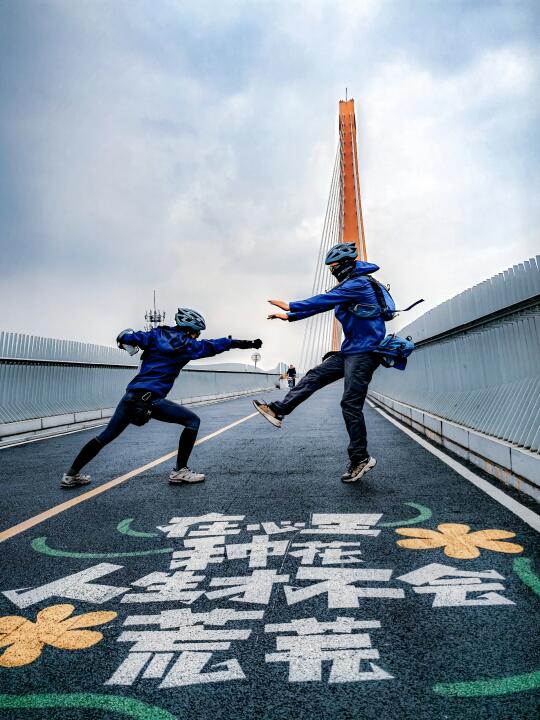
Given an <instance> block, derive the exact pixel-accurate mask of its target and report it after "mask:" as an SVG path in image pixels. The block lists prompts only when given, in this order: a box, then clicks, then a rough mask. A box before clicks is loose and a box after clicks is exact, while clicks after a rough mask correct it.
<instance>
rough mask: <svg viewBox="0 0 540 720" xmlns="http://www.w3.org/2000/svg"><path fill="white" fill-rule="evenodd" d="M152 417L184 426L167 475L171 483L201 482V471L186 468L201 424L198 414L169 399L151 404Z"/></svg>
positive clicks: (202, 477) (202, 478)
mask: <svg viewBox="0 0 540 720" xmlns="http://www.w3.org/2000/svg"><path fill="white" fill-rule="evenodd" d="M152 417H153V418H155V419H156V420H162V421H163V422H169V423H177V424H178V425H183V426H184V429H183V430H182V433H181V434H180V439H179V441H178V454H177V456H176V465H175V467H174V469H173V470H172V471H171V473H170V475H169V482H170V483H172V484H175V483H178V484H180V483H186V482H187V483H197V482H203V480H204V477H205V476H204V475H203V474H202V473H196V472H193V471H192V470H190V469H189V468H188V461H189V457H190V455H191V451H192V450H193V447H194V446H195V441H196V440H197V434H198V432H199V426H200V424H201V420H200V418H199V416H198V415H196V414H195V413H194V412H192V411H191V410H189V409H188V408H187V407H185V406H184V405H178V404H177V403H174V402H171V401H170V400H156V401H155V402H154V403H153V405H152Z"/></svg>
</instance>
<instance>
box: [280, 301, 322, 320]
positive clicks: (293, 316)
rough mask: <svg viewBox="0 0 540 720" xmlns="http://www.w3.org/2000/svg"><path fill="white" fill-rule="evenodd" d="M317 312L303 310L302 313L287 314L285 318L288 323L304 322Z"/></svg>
mask: <svg viewBox="0 0 540 720" xmlns="http://www.w3.org/2000/svg"><path fill="white" fill-rule="evenodd" d="M289 307H290V305H289ZM318 312H319V311H318V310H304V311H302V312H289V313H287V316H288V318H289V322H296V321H297V320H305V319H306V318H308V317H311V316H312V315H316V314H317V313H318Z"/></svg>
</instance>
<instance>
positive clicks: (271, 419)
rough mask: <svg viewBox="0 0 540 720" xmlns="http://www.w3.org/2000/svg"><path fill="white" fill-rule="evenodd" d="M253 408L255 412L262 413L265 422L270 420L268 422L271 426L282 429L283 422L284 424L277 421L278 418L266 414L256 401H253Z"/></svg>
mask: <svg viewBox="0 0 540 720" xmlns="http://www.w3.org/2000/svg"><path fill="white" fill-rule="evenodd" d="M253 407H254V408H255V410H257V411H258V412H260V414H261V415H262V416H263V418H264V419H265V420H268V422H269V423H270V424H271V425H273V426H274V427H277V428H280V427H281V422H282V421H281V420H278V419H277V418H276V417H274V416H273V415H269V414H268V413H265V412H264V410H261V408H260V407H259V406H258V405H256V404H255V401H253Z"/></svg>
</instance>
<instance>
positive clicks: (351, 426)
mask: <svg viewBox="0 0 540 720" xmlns="http://www.w3.org/2000/svg"><path fill="white" fill-rule="evenodd" d="M357 255H358V251H357V248H356V245H355V243H340V244H339V245H335V246H334V247H332V248H330V250H329V251H328V254H327V256H326V260H325V263H326V265H328V266H329V270H330V272H331V273H332V275H333V276H334V277H335V278H336V279H337V280H338V285H336V286H335V287H334V288H332V289H331V290H329V291H328V292H326V293H322V294H321V295H315V296H314V297H311V298H308V299H307V300H299V301H295V302H291V303H288V302H284V301H283V300H269V301H268V302H269V303H270V304H271V305H274V306H275V307H278V308H280V309H281V310H284V311H285V312H283V313H272V314H271V315H269V316H268V319H269V320H285V321H287V322H295V321H296V320H304V319H305V318H308V317H311V316H312V315H316V314H317V313H322V312H326V311H327V310H332V309H333V310H334V312H335V315H336V318H337V319H338V320H339V322H340V323H341V325H342V327H343V333H344V336H345V337H344V340H343V343H342V345H341V350H340V351H339V352H336V353H327V355H326V356H325V358H326V359H323V362H322V363H321V364H320V365H317V367H314V368H312V369H311V370H309V372H307V373H306V375H305V376H304V377H303V378H302V379H301V380H300V381H299V382H298V384H297V385H296V387H293V388H292V389H291V390H290V391H289V392H288V393H287V395H285V397H284V398H283V400H279V401H275V402H271V403H265V402H261V401H258V400H254V402H253V404H254V405H255V407H256V409H257V410H258V411H259V412H260V413H261V415H263V417H265V418H266V419H267V420H268V421H269V422H270V423H272V425H274V426H275V427H281V425H282V423H283V419H284V417H285V416H286V415H289V414H290V413H291V412H292V411H293V410H294V409H295V408H296V407H298V405H300V403H302V402H304V400H307V399H308V397H310V396H311V395H312V394H313V393H314V392H316V391H317V390H320V389H321V388H323V387H325V386H326V385H329V384H330V383H333V382H335V381H336V380H340V379H341V378H344V380H345V387H344V392H343V397H342V400H341V409H342V412H343V418H344V420H345V426H346V428H347V432H348V435H349V447H348V454H349V464H348V468H347V471H346V472H345V473H344V474H343V475H342V476H341V479H342V480H343V482H355V481H356V480H359V479H360V478H361V477H362V476H363V475H364V474H365V473H366V472H368V471H369V470H371V468H373V467H375V464H376V462H377V461H376V460H375V458H374V457H371V456H370V455H369V453H368V450H367V432H366V424H365V420H364V414H363V411H362V409H363V406H364V401H365V399H366V395H367V390H368V385H369V383H370V381H371V378H372V375H373V373H374V371H375V370H376V368H377V367H378V365H379V364H380V355H377V354H376V353H375V352H374V350H375V349H376V348H377V347H378V346H379V344H380V343H381V342H382V340H383V339H384V337H385V324H384V320H383V319H382V318H381V316H380V315H378V316H377V317H370V318H365V317H364V318H362V317H358V316H357V315H355V314H354V313H353V312H351V307H353V306H355V305H359V304H366V305H371V306H376V305H377V297H376V295H375V291H374V290H373V288H372V285H371V283H370V282H369V280H367V279H366V277H365V276H366V275H370V274H371V273H374V272H376V271H377V270H378V269H379V267H378V265H374V264H372V263H367V262H361V261H357V260H356V258H357Z"/></svg>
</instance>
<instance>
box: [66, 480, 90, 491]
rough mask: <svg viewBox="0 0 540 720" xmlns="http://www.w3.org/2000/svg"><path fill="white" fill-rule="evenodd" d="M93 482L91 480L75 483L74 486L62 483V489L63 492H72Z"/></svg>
mask: <svg viewBox="0 0 540 720" xmlns="http://www.w3.org/2000/svg"><path fill="white" fill-rule="evenodd" d="M91 482H92V481H91V480H84V481H83V482H78V483H73V485H66V484H64V483H60V487H61V488H62V489H63V490H71V489H72V488H78V487H83V486H84V485H90V483H91Z"/></svg>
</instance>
